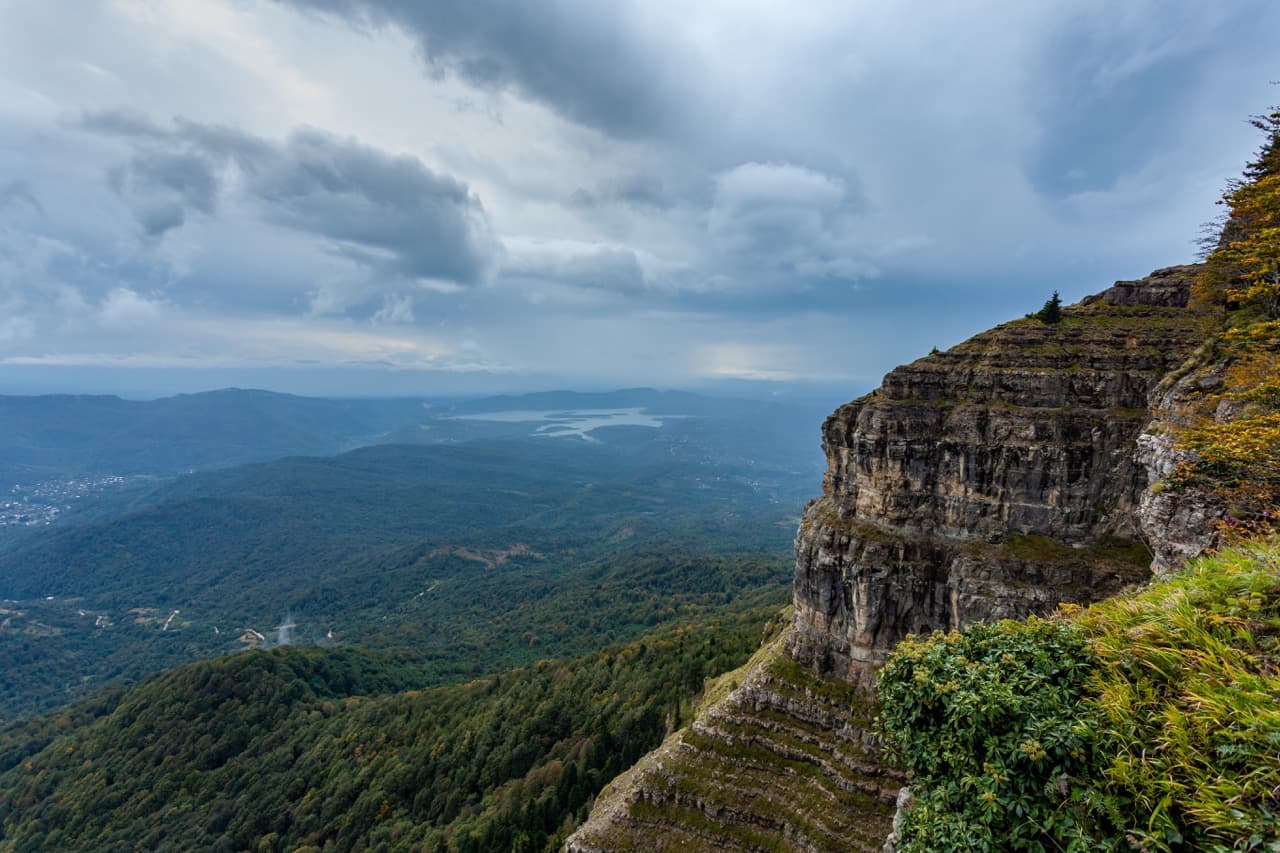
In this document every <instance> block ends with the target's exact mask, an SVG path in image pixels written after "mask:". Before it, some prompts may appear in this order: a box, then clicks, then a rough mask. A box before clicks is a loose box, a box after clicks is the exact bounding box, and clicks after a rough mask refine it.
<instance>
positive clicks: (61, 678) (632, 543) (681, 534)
mask: <svg viewBox="0 0 1280 853" xmlns="http://www.w3.org/2000/svg"><path fill="white" fill-rule="evenodd" d="M750 484H751V480H750V477H749V474H748V473H746V472H740V471H739V472H735V471H733V470H730V469H727V468H726V467H725V466H722V465H717V464H705V465H699V464H697V463H696V462H690V461H689V460H688V459H686V458H684V457H681V456H678V455H676V456H672V455H671V454H669V453H668V454H666V458H663V457H662V456H660V455H658V454H654V453H650V452H642V453H638V454H634V455H631V456H627V455H624V454H620V453H618V452H617V451H616V449H614V448H613V447H611V446H608V445H601V446H594V445H589V444H584V443H582V442H577V443H570V442H569V441H549V440H544V441H540V442H539V441H535V440H528V441H525V442H470V443H464V444H459V445H440V446H420V447H406V446H381V447H369V448H364V449H361V450H358V451H353V452H351V453H348V454H344V455H342V456H338V457H333V458H291V459H284V460H279V461H276V462H270V463H263V464H259V465H251V466H246V467H240V468H232V469H228V470H224V471H216V472H209V473H204V474H198V475H193V476H190V477H186V478H182V479H180V480H178V481H176V482H174V483H171V484H166V485H164V486H161V487H159V488H157V489H156V490H154V491H153V492H151V493H149V494H147V495H144V496H142V497H139V498H137V499H136V500H138V502H139V505H138V506H137V508H135V509H133V510H132V511H128V512H124V513H122V514H119V515H115V516H112V517H110V518H107V519H105V520H102V521H97V522H93V523H89V524H82V525H74V526H65V527H63V528H55V529H51V530H50V531H49V532H48V533H47V534H46V535H43V536H41V537H39V538H38V539H36V540H34V541H31V542H28V543H27V544H25V545H24V546H22V547H19V548H14V549H11V550H10V551H9V552H8V553H0V597H3V598H8V599H11V601H9V602H7V603H4V602H0V610H3V611H4V612H3V613H0V652H2V653H3V654H4V655H5V657H6V660H7V661H8V662H9V663H8V666H7V667H6V668H5V671H4V673H3V674H0V719H2V718H13V717H14V716H16V715H19V714H23V713H30V712H32V711H39V710H42V709H49V708H52V707H55V706H56V705H57V704H59V703H62V702H65V701H67V700H69V699H72V698H75V697H76V696H77V695H83V694H84V692H85V691H87V690H90V689H93V688H94V687H95V686H98V685H101V684H104V683H107V682H109V681H111V680H113V679H119V678H126V679H131V678H137V677H139V676H141V675H144V674H146V673H148V672H154V671H156V670H159V669H162V668H164V667H167V666H173V665H177V664H181V663H185V662H187V661H190V660H193V659H196V658H198V657H207V656H210V655H215V654H222V653H226V652H229V651H236V650H238V649H241V648H244V647H245V644H246V642H250V643H253V644H259V645H266V644H271V643H275V642H278V641H279V639H280V636H279V635H280V632H279V631H277V630H276V626H277V625H278V624H281V623H282V622H283V621H284V620H285V619H286V618H291V620H292V622H293V623H294V627H293V628H291V629H290V630H289V635H290V636H289V637H288V639H289V640H290V641H292V642H296V643H303V644H308V643H317V644H323V645H335V644H337V645H348V644H358V645H361V646H365V647H369V648H378V649H384V650H389V651H398V652H404V653H406V654H411V655H413V656H414V658H415V659H416V660H417V661H418V666H419V667H420V669H421V671H422V672H423V673H424V674H425V675H429V676H430V677H431V678H432V679H433V680H434V681H436V682H439V681H446V680H457V679H462V678H472V677H475V676H477V675H480V674H482V673H490V672H495V671H498V670H500V669H504V668H509V667H512V666H517V665H520V664H523V663H527V662H529V661H532V660H535V659H539V658H542V657H548V656H555V655H573V654H584V653H586V652H588V651H591V650H593V649H596V648H599V647H601V646H602V645H605V644H607V643H611V642H620V641H624V640H627V639H631V638H634V637H637V636H639V635H640V634H641V633H643V632H645V631H648V630H650V629H652V628H653V627H655V626H657V625H660V624H663V623H669V624H674V623H675V622H676V621H677V620H679V619H687V618H690V617H691V616H693V615H696V614H698V613H706V612H711V611H713V610H715V609H716V608H719V607H722V606H725V605H727V604H730V603H732V602H736V601H761V600H768V601H775V602H780V601H781V600H782V599H783V597H784V595H785V583H786V581H787V579H788V578H789V575H790V572H789V569H788V567H787V560H786V556H787V551H788V548H789V543H790V538H791V534H792V525H793V521H792V519H791V515H792V513H793V512H794V507H793V506H791V505H789V504H786V503H783V502H782V501H780V500H778V499H777V498H776V497H774V496H773V495H772V494H770V493H767V492H762V491H760V490H757V489H753V488H751V485H750ZM50 596H52V598H50ZM252 632H256V635H255V634H254V633H252Z"/></svg>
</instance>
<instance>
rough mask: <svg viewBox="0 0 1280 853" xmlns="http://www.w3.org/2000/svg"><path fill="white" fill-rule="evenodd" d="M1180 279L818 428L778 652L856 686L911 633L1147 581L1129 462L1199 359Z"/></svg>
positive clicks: (1069, 319)
mask: <svg viewBox="0 0 1280 853" xmlns="http://www.w3.org/2000/svg"><path fill="white" fill-rule="evenodd" d="M1193 272H1194V268H1191V267H1174V268H1170V269H1167V270H1159V271H1157V272H1156V273H1154V274H1152V275H1151V276H1150V277H1149V278H1147V279H1142V280H1139V281H1132V282H1117V283H1116V285H1115V286H1114V287H1113V288H1111V289H1109V290H1107V291H1105V292H1104V293H1102V294H1099V295H1098V296H1097V297H1094V298H1092V299H1089V300H1086V302H1085V303H1082V304H1081V305H1079V306H1075V307H1072V308H1068V309H1066V310H1065V312H1064V320H1063V322H1062V323H1060V324H1054V325H1046V324H1044V323H1042V322H1040V321H1038V320H1035V319H1030V318H1028V319H1023V320H1015V321H1014V322H1012V323H1006V324H1004V325H1002V326H999V327H997V328H995V329H992V330H990V331H988V332H984V333H982V334H980V335H978V336H976V337H974V338H972V339H970V340H968V341H966V342H965V343H963V344H960V345H959V346H957V347H955V348H953V349H951V350H948V351H947V352H945V353H936V354H934V355H931V356H929V357H927V358H923V359H920V360H918V361H916V362H913V363H912V364H908V365H904V366H902V367H899V368H897V369H895V370H893V371H892V372H890V373H889V375H888V376H886V377H885V379H884V382H883V384H882V385H881V387H880V388H879V389H878V390H876V391H873V392H872V393H871V394H868V395H867V396H865V397H862V398H861V399H858V400H855V401H853V402H852V403H849V404H847V405H845V406H842V407H841V408H840V409H838V410H837V411H836V412H835V413H834V414H833V415H831V417H829V418H828V419H827V421H826V423H825V424H823V431H822V432H823V449H824V451H825V452H826V455H827V474H826V477H825V480H824V483H823V497H822V498H820V499H818V500H817V501H814V502H812V503H811V504H810V505H809V506H808V507H807V509H806V512H805V516H804V520H803V521H802V523H801V525H800V531H799V534H798V536H797V539H796V578H795V591H794V601H795V633H794V639H793V641H792V645H791V647H790V652H791V654H792V656H793V657H794V658H795V659H796V660H797V661H800V662H802V663H805V664H807V665H810V666H812V667H814V668H815V669H816V670H817V671H820V672H832V673H835V674H837V675H841V676H843V677H845V678H848V679H850V680H853V681H857V682H861V683H864V684H865V683H868V682H869V681H870V680H871V678H872V677H873V676H872V674H873V672H874V668H875V667H876V666H877V665H878V664H879V663H880V661H882V660H883V658H884V656H885V654H886V652H888V651H889V650H890V649H891V648H892V647H893V646H894V645H895V644H896V643H897V642H898V640H900V639H901V638H902V637H904V636H905V635H907V634H909V633H921V632H928V631H932V630H934V629H950V628H956V627H960V626H962V625H965V624H968V623H970V622H973V621H975V620H979V619H995V618H1002V617H1020V616H1026V615H1028V614H1030V613H1035V612H1042V611H1044V610H1048V609H1052V608H1053V607H1054V606H1056V605H1057V604H1058V603H1059V602H1082V601H1088V600H1091V599H1094V598H1097V597H1100V596H1105V595H1108V594H1110V593H1112V592H1115V591H1116V590H1118V589H1119V588H1121V587H1123V586H1125V585H1127V584H1129V583H1133V582H1135V581H1137V580H1139V579H1141V578H1142V577H1144V576H1145V575H1146V573H1147V570H1148V566H1149V564H1150V562H1151V558H1152V554H1151V552H1150V551H1149V550H1147V549H1145V548H1144V547H1143V546H1142V545H1141V544H1140V540H1141V538H1142V530H1141V528H1140V520H1139V516H1138V509H1139V507H1140V505H1141V502H1142V500H1143V498H1144V495H1146V494H1148V493H1149V485H1150V474H1149V473H1148V469H1147V467H1146V466H1145V465H1144V464H1142V463H1141V462H1140V461H1139V459H1138V458H1137V457H1136V454H1135V450H1136V447H1137V439H1138V436H1139V435H1140V434H1142V432H1143V427H1144V426H1145V425H1146V424H1147V423H1148V421H1149V420H1150V418H1151V415H1150V406H1151V396H1152V394H1153V392H1154V391H1155V390H1156V389H1157V388H1158V387H1159V384H1160V381H1161V379H1162V378H1163V377H1164V376H1166V375H1167V374H1168V373H1169V372H1170V371H1172V370H1174V369H1175V368H1177V367H1178V366H1179V365H1181V364H1182V363H1183V362H1184V361H1185V360H1186V359H1187V357H1188V355H1189V354H1190V353H1191V351H1192V349H1193V348H1194V347H1195V346H1196V344H1197V343H1198V337H1199V336H1198V333H1197V331H1196V328H1195V323H1194V322H1193V318H1192V316H1191V315H1190V313H1189V312H1188V311H1187V309H1186V304H1187V299H1188V296H1189V291H1190V284H1191V279H1192V277H1193Z"/></svg>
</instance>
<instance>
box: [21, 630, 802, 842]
mask: <svg viewBox="0 0 1280 853" xmlns="http://www.w3.org/2000/svg"><path fill="white" fill-rule="evenodd" d="M773 613H776V608H774V607H773V606H767V607H756V608H746V609H744V610H742V611H740V612H738V613H735V614H728V615H724V616H721V617H717V618H715V619H712V620H709V621H706V622H704V623H702V624H697V625H692V626H688V627H685V628H681V629H679V630H675V631H666V632H663V633H661V634H658V635H653V636H649V637H647V638H645V639H644V640H643V641H639V642H633V643H630V644H627V645H622V646H615V647H612V648H609V649H606V650H604V651H600V652H597V653H595V654H592V655H589V656H587V657H585V658H581V659H578V660H574V661H568V662H560V663H555V662H543V663H538V664H536V665H533V666H529V667H526V668H524V669H520V670H516V671H513V672H506V673H503V674H501V675H500V676H494V677H490V678H485V679H481V680H478V681H474V682H472V683H469V684H466V685H461V686H453V687H438V688H434V689H430V690H424V691H414V692H399V693H389V692H387V691H388V690H394V689H395V688H397V687H403V686H405V685H406V684H408V683H412V681H413V679H414V678H415V677H416V675H415V674H414V673H412V672H411V671H406V670H404V669H402V668H399V667H398V666H397V665H396V664H395V663H394V662H392V661H390V660H388V659H386V658H382V657H379V656H378V655H376V654H370V653H367V652H360V651H356V650H353V649H346V650H321V649H275V650H272V651H269V652H262V651H250V652H243V653H241V654H237V655H232V656H229V657H223V658H219V659H217V660H213V661H207V662H202V663H198V664H193V665H190V666H187V667H183V668H180V669H177V670H173V671H171V672H168V673H165V674H164V675H161V676H158V677H155V678H152V679H150V680H148V681H147V682H146V683H144V684H140V685H137V686H135V687H134V688H132V689H129V690H127V691H123V692H119V691H118V692H116V693H113V694H110V695H107V696H103V697H100V698H98V699H96V700H94V701H91V702H86V703H84V704H81V705H78V706H75V707H73V708H71V709H69V710H67V711H64V712H62V713H61V714H59V715H57V716H54V717H48V718H44V719H41V720H37V721H33V722H28V723H25V724H20V725H17V726H12V727H10V728H8V729H5V730H0V847H2V848H5V849H14V850H36V849H41V850H118V849H146V850H175V851H176V850H210V851H238V850H314V851H318V850H321V849H341V850H354V849H386V850H409V849H416V850H445V849H450V850H460V851H491V850H516V851H534V850H554V849H557V848H558V847H559V845H560V843H561V842H562V840H563V839H564V838H565V837H566V836H567V834H568V832H569V831H570V830H571V829H572V827H573V826H574V825H575V824H576V823H577V821H579V820H581V818H582V817H583V816H584V814H585V811H586V809H587V807H588V804H589V802H590V799H591V798H592V797H593V796H594V795H595V793H596V792H597V791H598V790H599V789H600V788H601V787H602V786H603V785H604V783H605V782H607V781H608V780H609V779H611V778H612V777H613V776H614V775H616V774H617V773H619V772H621V770H622V769H623V768H625V767H626V766H628V765H629V764H630V763H631V762H633V761H634V760H636V759H637V758H638V757H639V756H640V755H642V754H644V752H646V751H647V750H649V749H651V748H653V747H654V746H656V745H657V743H658V742H659V741H660V740H661V739H662V737H663V735H664V734H665V733H666V732H668V731H669V730H670V729H671V728H672V727H673V726H678V725H680V724H681V723H682V722H683V721H685V720H687V719H688V717H689V715H690V712H691V701H692V700H693V698H694V697H695V695H696V694H697V693H698V692H699V691H700V690H701V688H702V685H703V681H704V679H705V678H707V677H711V676H714V675H716V674H718V673H720V672H722V671H725V670H727V669H729V668H732V667H734V666H737V665H738V664H740V663H742V661H744V660H745V659H746V657H747V655H748V654H750V652H751V651H753V650H754V649H755V648H756V647H757V646H758V644H759V643H760V640H761V631H762V628H763V627H764V624H765V622H766V621H767V620H768V618H769V615H770V614H773ZM778 624H780V623H778Z"/></svg>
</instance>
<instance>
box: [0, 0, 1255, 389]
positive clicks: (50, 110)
mask: <svg viewBox="0 0 1280 853" xmlns="http://www.w3.org/2000/svg"><path fill="white" fill-rule="evenodd" d="M1278 30H1280V7H1276V6H1275V5H1274V4H1271V3H1267V2H1264V0H1253V1H1252V2H1244V3H1237V4H1229V5H1223V6H1221V7H1216V6H1211V5H1206V4H1199V3H1192V2H1189V1H1188V2H1185V3H1183V2H1177V3H1164V2H1156V0H1141V1H1140V2H1136V3H1130V4H1124V6H1123V7H1117V6H1116V5H1115V4H1110V3H1104V2H1102V0H1086V2H1084V3H1081V2H1078V1H1077V0H1071V2H1068V0H1048V2H1044V3H1036V4H1025V3H1015V2H1012V0H1008V2H995V0H992V2H984V3H979V4H965V5H963V6H960V5H951V4H937V5H935V6H932V7H930V9H929V14H928V15H925V14H923V13H922V12H921V10H918V9H916V10H913V9H912V8H910V7H904V6H900V5H892V4H882V3H862V2H857V3H848V2H836V0H813V2H811V3H805V4H794V3H781V2H772V0H761V2H753V3H749V4H744V3H739V2H729V0H709V2H706V3H698V4H687V3H678V2H676V0H643V2H642V0H620V2H618V3H610V4H600V3H595V2H587V0H546V2H540V3H536V4H535V3H509V2H505V0H503V2H498V0H468V1H467V2H463V0H440V2H432V3H411V2H396V0H277V2H274V3H271V4H265V5H262V4H250V5H246V4H240V3H234V2H230V0H190V2H186V3H182V4H172V3H166V2H160V0H99V2H94V3H87V4H85V5H84V8H83V10H82V14H79V15H77V16H76V17H75V18H68V17H67V16H65V15H62V14H59V13H58V12H57V10H54V9H51V8H50V7H49V6H48V5H47V4H43V3H39V2H36V0H15V2H12V3H8V4H6V5H5V6H4V8H3V9H0V386H2V385H3V384H4V382H5V380H6V377H8V378H10V379H13V378H14V377H17V376H18V372H19V371H26V372H25V373H22V378H23V379H22V381H23V382H25V383H27V384H30V382H29V381H28V380H30V377H32V376H35V375H36V373H33V371H37V368H39V367H41V366H52V365H58V366H60V369H65V370H75V369H77V368H83V369H85V370H88V369H90V368H93V367H95V366H96V367H98V368H102V367H104V366H106V367H110V368H111V369H113V370H117V371H119V370H125V369H126V368H127V369H136V370H140V369H143V368H145V367H152V368H161V367H163V368H167V369H176V368H178V367H182V368H184V369H190V370H195V369H197V368H213V367H217V368H218V369H225V370H235V369H240V368H243V369H248V368H264V369H265V368H267V367H269V368H271V369H273V370H277V371H280V370H283V371H284V372H283V373H280V372H276V373H273V374H272V376H273V377H278V376H283V375H288V369H295V368H296V369H297V370H299V371H303V370H306V371H310V373H308V375H311V376H314V375H315V374H314V371H323V370H325V369H333V370H334V371H335V372H334V373H333V374H332V376H333V377H334V378H333V388H332V392H333V393H340V392H344V391H349V392H358V391H359V390H360V389H359V388H352V387H348V383H349V382H350V378H349V377H350V375H351V374H350V373H349V372H343V371H342V370H339V368H350V366H351V365H364V366H370V365H376V366H378V367H377V369H382V370H389V371H394V372H397V373H398V374H400V375H404V376H414V375H417V376H420V377H423V378H422V379H421V380H420V381H422V382H428V381H435V380H434V379H433V378H432V377H436V378H438V377H440V376H444V375H446V374H450V373H452V374H457V375H460V376H472V377H476V378H477V381H479V379H478V377H480V376H482V375H483V376H485V377H488V378H486V379H485V381H486V382H489V383H490V384H491V385H497V386H502V385H503V383H505V384H506V387H511V388H519V387H527V386H531V385H545V384H548V383H555V384H570V383H590V384H624V383H626V384H630V383H635V382H648V383H654V384H662V385H694V384H698V383H701V382H712V381H721V380H724V379H741V380H753V381H755V380H767V381H771V382H786V383H795V382H804V381H811V382H823V383H831V384H835V385H838V386H841V387H848V388H849V393H853V392H854V391H856V390H859V388H861V387H865V386H866V384H868V383H869V382H870V381H872V380H874V378H875V377H877V376H878V375H879V374H880V373H882V372H883V371H884V370H885V369H887V368H888V367H890V366H892V365H893V364H894V363H896V362H898V361H901V360H904V359H909V358H912V357H915V356H916V355H919V354H921V353H923V352H927V351H928V349H929V348H930V347H932V346H945V345H948V344H950V343H954V342H955V341H957V340H959V339H961V338H963V337H964V336H966V335H967V334H970V333H972V332H973V331H976V330H978V329H981V328H985V327H986V326H989V325H991V324H992V323H993V322H997V321H999V320H1001V319H1003V318H1006V317H1009V316H1017V315H1020V314H1022V313H1025V312H1026V311H1027V310H1030V309H1031V308H1034V307H1035V306H1036V305H1038V304H1040V303H1041V302H1042V301H1043V299H1044V295H1045V294H1046V293H1048V292H1050V291H1052V290H1054V289H1057V290H1060V291H1061V292H1062V293H1063V294H1064V296H1067V297H1069V298H1071V299H1075V298H1078V297H1079V296H1081V295H1083V294H1085V293H1087V292H1091V291H1094V290H1097V289H1100V288H1102V287H1105V286H1106V285H1107V284H1108V283H1109V282H1110V281H1111V280H1113V279H1115V278H1121V277H1132V276H1137V275H1141V274H1143V273H1145V272H1147V271H1148V270H1149V269H1151V268H1153V267H1155V266H1160V265H1164V264H1169V263H1177V262H1183V261H1186V260H1188V259H1189V258H1190V256H1191V254H1192V252H1193V240H1194V238H1195V236H1196V234H1197V229H1198V226H1199V224H1200V223H1201V222H1203V221H1205V220H1208V219H1210V218H1212V216H1213V214H1214V212H1215V210H1214V207H1213V201H1214V199H1215V197H1216V196H1217V194H1218V193H1219V192H1220V191H1221V188H1222V186H1223V184H1224V182H1225V180H1226V179H1227V178H1228V177H1229V176H1231V175H1232V174H1234V173H1236V172H1237V171H1238V170H1239V168H1240V166H1241V165H1242V163H1243V162H1244V161H1245V160H1246V159H1247V158H1248V156H1249V154H1250V153H1251V152H1252V150H1253V149H1254V147H1255V146H1256V140H1255V139H1254V138H1253V136H1252V133H1251V131H1250V129H1249V128H1248V126H1247V125H1246V124H1245V123H1244V121H1243V119H1244V118H1245V117H1246V116H1247V115H1248V114H1250V113H1252V112H1258V111H1260V110H1262V109H1264V108H1265V107H1266V106H1267V105H1268V104H1269V103H1271V102H1272V101H1274V100H1277V98H1276V96H1275V92H1276V90H1275V89H1274V88H1271V87H1269V86H1268V84H1267V81H1268V80H1270V79H1273V78H1275V77H1276V76H1277V69H1276V68H1275V62H1274V61H1273V59H1272V55H1273V53H1274V51H1273V50H1272V49H1271V47H1272V46H1271V45H1270V43H1269V38H1268V34H1269V33H1272V32H1276V31H1278ZM50 369H52V368H50ZM370 369H373V368H370ZM88 375H89V374H87V373H86V374H85V376H88ZM97 375H101V374H95V376H97ZM192 375H193V376H194V375H195V374H194V373H193V374H192ZM298 375H302V374H301V373H299V374H298ZM494 377H496V378H494ZM31 381H34V380H31ZM85 381H86V383H89V382H90V380H89V379H86V380H85ZM92 381H93V382H97V381H99V380H98V379H94V380H92ZM192 381H193V382H196V381H198V380H195V379H193V380H192ZM199 381H202V380H199ZM252 381H253V380H252V379H247V380H246V382H247V383H252ZM273 381H276V382H277V385H278V386H279V385H280V381H279V380H273ZM414 381H418V380H410V379H406V380H405V381H404V383H403V384H402V385H401V386H397V387H401V388H402V389H403V390H411V389H412V390H419V389H417V388H416V386H414V385H413V382H414ZM287 384H288V383H287V382H284V385H285V386H287ZM282 387H283V386H282ZM306 387H307V390H310V391H314V390H316V387H315V384H314V383H313V382H312V383H311V384H308V385H307V386H306Z"/></svg>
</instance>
